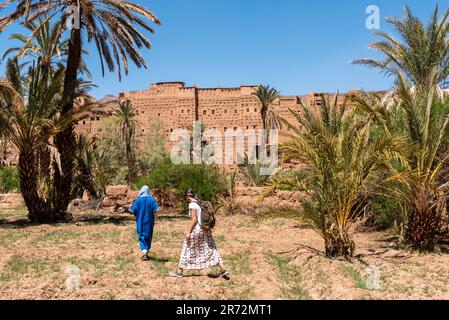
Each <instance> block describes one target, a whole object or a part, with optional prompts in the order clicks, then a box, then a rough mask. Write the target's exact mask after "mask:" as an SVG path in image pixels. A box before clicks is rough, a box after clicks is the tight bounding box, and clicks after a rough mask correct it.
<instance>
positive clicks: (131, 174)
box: [126, 139, 137, 183]
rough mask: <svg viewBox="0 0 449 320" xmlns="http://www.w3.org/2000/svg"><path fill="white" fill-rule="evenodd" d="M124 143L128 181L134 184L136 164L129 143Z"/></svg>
mask: <svg viewBox="0 0 449 320" xmlns="http://www.w3.org/2000/svg"><path fill="white" fill-rule="evenodd" d="M127 140H128V141H126V159H127V162H128V181H129V182H131V183H134V182H136V177H137V174H136V163H135V161H134V155H133V152H132V148H131V141H130V139H127Z"/></svg>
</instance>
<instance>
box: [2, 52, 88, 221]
mask: <svg viewBox="0 0 449 320" xmlns="http://www.w3.org/2000/svg"><path fill="white" fill-rule="evenodd" d="M44 72H45V70H44V69H42V67H41V65H40V64H37V66H33V67H30V68H29V71H28V74H27V75H26V76H24V75H22V73H21V67H20V65H19V63H18V60H17V59H14V60H10V61H8V64H7V69H6V76H7V79H6V80H0V130H1V131H2V134H3V135H4V136H5V137H6V138H7V139H8V140H9V141H10V142H11V143H12V144H13V145H14V146H15V147H16V148H17V149H18V151H19V164H18V169H19V176H20V188H21V192H22V195H23V198H24V201H25V204H26V206H27V208H28V211H29V218H30V220H31V221H33V222H51V221H53V220H54V218H55V214H56V213H57V211H56V210H55V208H54V207H53V206H52V203H51V201H48V198H47V197H46V195H44V194H42V193H40V192H39V190H40V187H41V186H40V185H39V176H40V175H39V171H40V170H41V169H40V167H39V165H42V164H43V163H47V165H49V164H50V162H51V160H49V161H44V162H42V161H40V160H41V158H42V157H41V156H42V154H41V152H42V150H43V149H46V148H52V146H51V144H50V141H51V139H52V137H54V136H55V135H56V134H57V133H58V132H60V131H61V130H62V129H63V128H64V127H65V126H67V124H71V123H74V122H76V121H78V120H80V119H82V118H83V117H85V116H87V113H86V109H87V108H85V107H78V106H76V108H75V109H74V110H73V111H72V112H71V113H69V114H66V115H61V113H60V106H61V105H60V102H61V96H62V90H63V87H62V83H63V81H62V80H63V78H64V68H63V67H61V68H60V69H58V70H57V71H56V73H55V74H54V75H53V77H51V78H50V77H48V75H45V74H44ZM49 79H51V80H49ZM53 161H54V162H57V161H56V159H53ZM46 169H48V168H46ZM42 170H43V168H42Z"/></svg>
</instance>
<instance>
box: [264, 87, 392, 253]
mask: <svg viewBox="0 0 449 320" xmlns="http://www.w3.org/2000/svg"><path fill="white" fill-rule="evenodd" d="M321 97H322V100H323V104H322V105H321V107H320V111H321V112H320V113H318V114H315V113H314V112H311V111H310V110H309V109H307V108H306V107H304V106H302V109H303V110H302V113H301V114H300V113H299V112H295V111H293V110H290V111H291V113H292V114H293V116H294V117H295V119H296V120H297V121H298V122H299V126H294V125H292V124H290V123H288V122H287V121H286V120H283V122H284V123H286V124H287V126H288V127H289V128H291V130H293V133H292V134H291V139H290V140H289V142H287V143H285V144H283V145H281V150H282V151H283V159H284V160H287V161H288V160H292V159H295V160H299V161H301V162H302V163H304V164H305V165H306V166H307V172H309V175H308V176H307V178H306V179H302V180H298V178H297V177H296V176H291V177H289V176H282V177H274V178H273V179H272V180H271V181H270V187H271V189H281V190H296V191H304V192H307V193H308V196H307V197H304V198H302V199H300V202H301V204H302V208H301V209H294V208H282V209H280V210H275V211H273V212H271V213H270V214H269V216H273V215H274V216H286V217H292V218H297V219H300V220H302V221H304V222H306V223H308V224H309V225H310V226H311V227H312V228H313V229H314V230H315V231H316V232H318V233H319V234H320V235H321V236H322V237H323V239H324V243H325V252H326V255H327V256H330V257H335V256H351V255H352V254H353V252H354V247H355V244H354V241H353V239H352V237H351V235H350V232H349V230H350V226H351V224H352V222H353V221H354V217H355V216H357V215H358V214H359V213H360V212H361V211H362V210H363V209H364V206H365V204H364V202H363V201H361V199H363V197H364V194H365V192H366V191H367V188H368V185H369V183H370V181H371V179H372V178H373V177H374V175H375V173H376V172H378V171H379V170H380V169H382V168H383V166H384V165H385V161H386V160H385V159H388V158H387V157H386V155H387V154H388V153H389V152H393V151H392V150H391V149H390V148H392V147H393V146H394V144H393V142H394V141H393V139H389V138H385V139H382V140H379V141H376V142H375V143H369V139H368V137H369V131H370V129H369V128H370V122H369V121H364V120H365V119H363V118H360V117H357V116H355V115H354V114H349V115H345V108H346V107H345V105H344V106H342V107H338V104H337V101H338V94H337V95H336V97H335V100H334V101H333V103H332V104H331V103H330V102H329V97H328V96H327V95H322V96H321Z"/></svg>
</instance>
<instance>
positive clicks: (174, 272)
mask: <svg viewBox="0 0 449 320" xmlns="http://www.w3.org/2000/svg"><path fill="white" fill-rule="evenodd" d="M170 277H173V278H182V273H181V272H178V271H172V272H170Z"/></svg>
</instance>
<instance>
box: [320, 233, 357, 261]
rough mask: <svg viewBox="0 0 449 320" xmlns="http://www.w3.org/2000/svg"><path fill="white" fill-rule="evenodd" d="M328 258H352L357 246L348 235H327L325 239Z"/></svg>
mask: <svg viewBox="0 0 449 320" xmlns="http://www.w3.org/2000/svg"><path fill="white" fill-rule="evenodd" d="M324 246H325V252H326V256H328V257H332V258H336V257H351V256H352V255H353V253H354V248H355V244H354V241H352V240H351V239H350V238H349V236H348V235H343V236H341V235H337V236H336V235H332V234H327V235H326V237H325V239H324Z"/></svg>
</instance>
